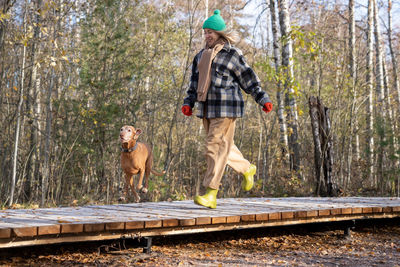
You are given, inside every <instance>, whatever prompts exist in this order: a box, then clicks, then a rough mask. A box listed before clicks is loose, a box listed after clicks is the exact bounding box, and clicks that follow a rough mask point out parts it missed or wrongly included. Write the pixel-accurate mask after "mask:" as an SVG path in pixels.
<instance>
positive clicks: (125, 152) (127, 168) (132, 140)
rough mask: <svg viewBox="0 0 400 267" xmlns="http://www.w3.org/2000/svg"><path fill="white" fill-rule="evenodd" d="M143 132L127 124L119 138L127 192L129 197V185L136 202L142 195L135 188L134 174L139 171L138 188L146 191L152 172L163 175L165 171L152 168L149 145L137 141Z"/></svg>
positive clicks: (151, 155)
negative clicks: (144, 178)
mask: <svg viewBox="0 0 400 267" xmlns="http://www.w3.org/2000/svg"><path fill="white" fill-rule="evenodd" d="M141 133H142V130H141V129H137V130H135V128H134V127H133V126H129V125H125V126H123V127H122V128H121V130H120V132H119V139H120V141H121V167H122V170H123V171H124V173H125V180H126V183H125V194H126V196H127V197H128V195H129V187H130V188H131V189H132V193H133V196H134V197H135V200H136V202H139V201H140V197H139V195H138V193H137V192H136V190H135V186H134V183H133V175H135V174H138V173H139V175H140V176H139V181H138V183H137V189H138V190H141V191H142V192H144V193H146V192H147V188H148V186H149V175H150V172H151V173H153V174H155V175H158V176H162V175H164V173H165V171H163V172H161V173H160V172H156V171H154V170H152V169H151V165H152V164H153V153H152V151H151V149H150V147H149V145H147V144H145V143H140V142H137V139H138V138H139V135H140V134H141ZM144 175H146V180H145V185H144V187H143V185H142V183H143V177H144Z"/></svg>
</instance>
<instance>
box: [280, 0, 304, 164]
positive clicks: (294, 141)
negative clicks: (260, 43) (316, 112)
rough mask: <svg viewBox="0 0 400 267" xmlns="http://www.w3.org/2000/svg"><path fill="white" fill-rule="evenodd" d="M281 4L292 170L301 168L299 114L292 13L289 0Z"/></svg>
mask: <svg viewBox="0 0 400 267" xmlns="http://www.w3.org/2000/svg"><path fill="white" fill-rule="evenodd" d="M278 6H279V22H280V28H281V35H282V38H283V46H282V66H283V68H284V70H285V82H284V88H285V102H286V103H285V104H286V106H287V107H289V112H288V113H287V118H286V121H287V124H288V131H289V147H290V156H291V157H290V159H291V162H290V165H291V166H290V167H291V170H294V171H298V170H299V169H300V151H299V150H300V149H299V143H298V129H297V125H298V115H297V104H296V98H295V91H294V89H293V59H292V58H293V49H292V39H291V37H290V15H289V4H288V1H287V0H278Z"/></svg>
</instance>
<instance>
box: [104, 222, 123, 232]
mask: <svg viewBox="0 0 400 267" xmlns="http://www.w3.org/2000/svg"><path fill="white" fill-rule="evenodd" d="M124 229H125V223H124V222H110V223H106V230H124Z"/></svg>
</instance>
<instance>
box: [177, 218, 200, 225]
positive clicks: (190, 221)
mask: <svg viewBox="0 0 400 267" xmlns="http://www.w3.org/2000/svg"><path fill="white" fill-rule="evenodd" d="M194 225H196V219H195V218H192V219H181V220H179V226H194Z"/></svg>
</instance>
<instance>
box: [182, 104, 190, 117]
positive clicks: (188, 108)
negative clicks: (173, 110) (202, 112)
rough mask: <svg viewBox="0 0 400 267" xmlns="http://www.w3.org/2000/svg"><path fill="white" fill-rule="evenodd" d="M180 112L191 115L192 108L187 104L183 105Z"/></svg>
mask: <svg viewBox="0 0 400 267" xmlns="http://www.w3.org/2000/svg"><path fill="white" fill-rule="evenodd" d="M182 113H183V114H185V115H186V116H192V108H191V107H190V106H188V105H183V106H182Z"/></svg>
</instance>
